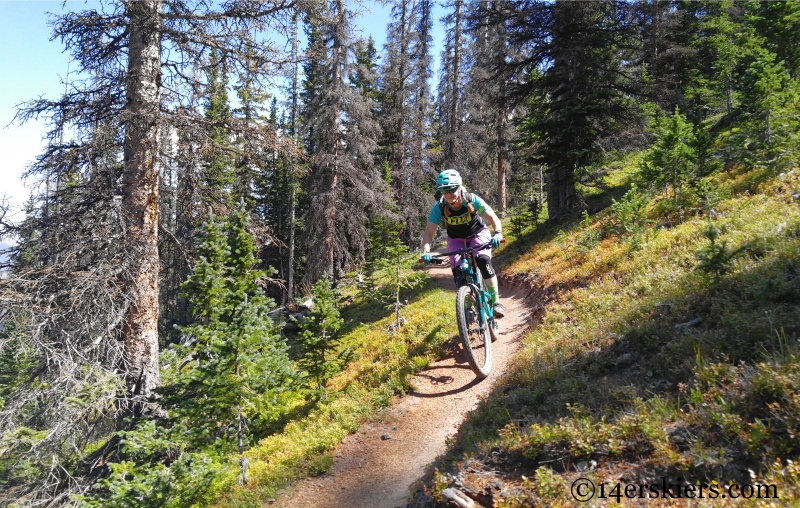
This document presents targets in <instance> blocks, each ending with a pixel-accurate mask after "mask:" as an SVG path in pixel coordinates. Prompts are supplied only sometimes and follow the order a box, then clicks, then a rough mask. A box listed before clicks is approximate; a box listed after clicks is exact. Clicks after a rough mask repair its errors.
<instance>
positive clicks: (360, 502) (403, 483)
mask: <svg viewBox="0 0 800 508" xmlns="http://www.w3.org/2000/svg"><path fill="white" fill-rule="evenodd" d="M429 270H430V273H431V275H432V276H433V277H435V278H436V280H437V282H438V283H439V285H441V286H442V287H443V288H445V289H448V290H450V291H452V292H453V302H454V305H455V284H454V283H453V277H452V275H451V272H450V267H449V266H447V265H445V266H443V267H442V266H437V265H430V268H429ZM526 294H527V293H526V291H525V290H523V289H517V290H512V289H510V288H506V287H504V286H502V285H501V287H500V298H501V301H502V303H503V305H504V306H505V308H506V317H505V318H503V319H502V320H500V337H499V339H498V340H497V341H496V342H495V343H493V344H492V373H491V374H490V375H489V377H488V378H486V379H485V380H482V381H481V380H479V379H478V378H476V377H475V374H473V373H472V370H470V368H469V364H468V363H467V359H466V355H465V353H464V351H463V349H462V347H461V344H460V341H458V342H456V344H455V345H454V346H453V349H452V350H451V352H450V354H448V355H447V356H446V357H444V358H441V359H440V360H438V361H436V362H435V363H433V364H431V366H430V367H428V368H427V369H425V370H424V371H422V372H420V373H419V374H418V375H417V376H415V377H414V378H413V380H412V386H414V387H415V388H416V389H415V390H414V391H412V392H411V393H409V394H408V395H407V396H405V397H403V398H402V399H399V400H398V401H397V402H396V403H395V404H394V405H393V406H392V408H390V409H388V410H387V411H386V412H385V413H384V414H383V415H382V416H381V417H380V418H379V419H377V420H374V421H370V422H367V423H365V424H364V425H362V426H361V428H360V429H359V430H358V432H356V433H355V434H351V435H350V436H347V437H346V438H345V439H344V440H342V443H341V444H340V445H339V447H338V448H337V449H336V450H335V451H334V454H333V468H332V471H331V472H330V473H328V474H325V475H321V476H315V477H310V478H306V479H304V480H302V481H301V482H300V483H299V484H298V485H297V486H296V487H295V488H294V489H293V490H292V491H290V492H285V493H284V494H283V495H282V496H280V497H279V498H278V499H277V500H276V504H275V505H274V506H280V507H284V508H295V507H309V508H396V507H405V506H406V503H407V500H408V496H409V494H410V492H409V488H410V486H411V484H412V483H413V482H414V481H416V480H417V479H419V478H420V477H422V475H423V474H424V472H425V466H427V465H428V464H430V463H431V462H433V460H434V459H435V458H436V457H437V456H439V455H440V454H441V453H443V452H444V451H445V440H446V439H447V438H448V437H449V436H452V435H453V434H455V433H456V430H457V429H458V426H459V425H460V424H461V422H462V421H463V420H464V416H465V415H466V414H467V412H468V411H470V410H472V409H474V408H475V407H476V406H477V403H478V401H479V400H480V399H481V398H482V397H485V396H487V394H489V392H490V391H491V389H492V387H493V385H494V383H495V380H496V379H497V378H498V376H499V375H500V374H501V373H502V372H504V371H505V369H506V365H507V364H508V359H509V358H510V357H511V356H512V355H513V354H514V353H515V352H516V351H517V349H518V348H519V345H520V343H521V339H522V336H523V334H524V333H525V331H526V330H527V329H528V328H529V326H530V322H531V319H530V315H531V309H530V306H529V305H527V304H526V302H525V296H526Z"/></svg>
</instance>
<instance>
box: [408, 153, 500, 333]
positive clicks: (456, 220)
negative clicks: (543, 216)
mask: <svg viewBox="0 0 800 508" xmlns="http://www.w3.org/2000/svg"><path fill="white" fill-rule="evenodd" d="M436 188H437V189H438V190H439V191H441V192H442V197H441V199H439V201H438V202H437V203H435V204H434V205H433V208H431V212H430V214H428V224H427V225H426V226H425V232H424V233H422V261H424V262H425V263H430V262H431V258H432V256H431V253H430V251H431V241H433V235H434V234H436V228H437V227H438V226H439V224H440V223H442V224H444V226H445V227H446V229H447V250H448V251H454V250H457V249H461V248H464V247H465V246H469V247H474V246H477V245H484V244H487V243H489V242H491V244H492V248H495V249H496V248H497V247H499V246H500V241H501V240H502V239H503V226H502V224H500V219H499V218H498V217H497V214H496V213H494V210H492V208H491V207H490V206H489V205H487V204H486V202H485V201H484V200H483V199H481V198H480V197H479V196H478V195H476V194H472V193H470V192H467V190H466V189H465V188H464V186H463V185H462V180H461V174H460V173H459V172H458V171H456V170H455V169H445V170H444V171H442V172H441V173H439V176H438V177H437V178H436ZM484 219H488V221H489V223H491V225H492V229H493V230H494V236H491V235H490V234H489V228H488V227H487V226H486V222H485V221H484ZM475 260H476V262H477V264H478V269H479V270H480V271H481V275H483V280H484V283H485V285H486V291H488V292H489V294H490V295H491V296H492V303H493V304H494V316H495V317H497V318H502V317H503V316H504V315H505V309H504V308H503V305H502V304H501V303H500V302H499V301H498V293H497V275H495V272H494V269H493V268H492V250H491V249H484V250H481V251H478V252H477V253H476V254H475ZM460 263H461V256H460V255H458V254H456V255H453V256H450V266H451V267H452V269H453V278H454V279H455V281H456V286H457V285H458V284H459V282H460V280H461V267H460Z"/></svg>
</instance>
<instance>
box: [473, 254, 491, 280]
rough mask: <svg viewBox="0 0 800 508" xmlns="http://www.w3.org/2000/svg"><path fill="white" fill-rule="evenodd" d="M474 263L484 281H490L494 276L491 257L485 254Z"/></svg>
mask: <svg viewBox="0 0 800 508" xmlns="http://www.w3.org/2000/svg"><path fill="white" fill-rule="evenodd" d="M475 261H476V262H477V263H478V269H479V270H480V271H481V275H483V278H484V279H491V278H492V277H494V276H495V272H494V268H492V258H491V257H489V256H488V255H487V254H481V255H480V256H478V257H477V259H476V260H475Z"/></svg>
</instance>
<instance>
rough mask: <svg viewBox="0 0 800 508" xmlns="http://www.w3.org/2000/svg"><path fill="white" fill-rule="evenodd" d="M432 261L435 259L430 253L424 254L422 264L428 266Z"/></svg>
mask: <svg viewBox="0 0 800 508" xmlns="http://www.w3.org/2000/svg"><path fill="white" fill-rule="evenodd" d="M431 259H433V256H431V253H430V252H425V253H423V254H422V262H423V263H425V264H426V265H427V264H428V263H430V262H431Z"/></svg>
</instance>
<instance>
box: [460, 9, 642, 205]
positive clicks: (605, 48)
mask: <svg viewBox="0 0 800 508" xmlns="http://www.w3.org/2000/svg"><path fill="white" fill-rule="evenodd" d="M480 5H481V8H480V9H477V10H476V11H475V13H474V14H472V15H471V17H472V18H473V20H475V21H474V22H475V23H477V24H486V23H495V24H497V23H504V24H505V26H506V27H507V32H508V43H509V45H510V46H511V47H512V48H513V49H514V52H515V53H518V54H519V56H515V57H514V58H510V59H509V60H508V61H507V62H500V63H499V66H498V67H499V70H502V71H503V72H505V73H507V74H506V75H507V76H509V77H510V78H514V79H513V81H512V83H514V86H509V88H508V91H507V94H508V97H509V98H513V97H516V98H517V99H518V100H519V99H520V98H530V97H531V96H534V97H535V98H536V99H535V100H533V101H532V102H529V105H532V106H537V107H538V109H537V110H530V111H529V115H530V116H531V117H532V122H531V123H530V125H531V127H532V128H534V129H536V130H537V131H538V132H539V133H540V135H541V138H542V143H541V145H540V146H539V147H538V148H537V151H538V152H539V153H540V154H541V156H542V157H543V161H544V162H545V163H546V164H547V173H548V183H547V206H548V214H549V217H550V219H551V220H555V219H557V218H558V217H560V216H561V215H563V214H565V213H568V212H570V211H571V210H572V209H573V208H575V207H576V206H577V205H578V202H579V200H578V195H577V192H576V189H575V183H576V175H577V174H578V172H579V171H580V170H581V169H582V168H584V167H586V166H588V165H589V164H591V163H593V162H595V161H596V160H597V157H598V156H599V154H600V153H601V150H599V142H600V141H601V140H602V139H603V138H604V137H608V136H611V135H613V134H614V133H615V132H617V131H619V130H621V129H622V128H623V127H625V126H626V125H627V124H628V123H629V122H630V121H631V120H632V118H634V117H635V115H636V114H637V111H636V109H635V108H634V107H633V105H634V104H633V101H632V99H631V96H630V93H632V92H633V89H632V88H631V85H632V82H633V75H632V73H631V69H630V68H628V67H627V66H626V61H630V60H626V58H624V57H625V56H629V57H630V58H631V59H632V57H633V53H632V50H633V49H635V45H636V38H637V36H638V33H637V31H636V26H635V25H634V24H633V23H631V22H630V16H629V11H630V6H629V4H626V3H625V2H618V1H614V0H607V1H598V2H569V1H556V2H551V3H544V2H543V3H538V2H526V1H523V0H508V1H507V2H502V3H493V2H492V3H481V4H480ZM483 18H485V19H483ZM538 69H544V70H543V72H542V73H541V74H540V75H535V74H533V72H534V71H536V70H538ZM531 77H536V79H535V80H531V79H530V78H531Z"/></svg>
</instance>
